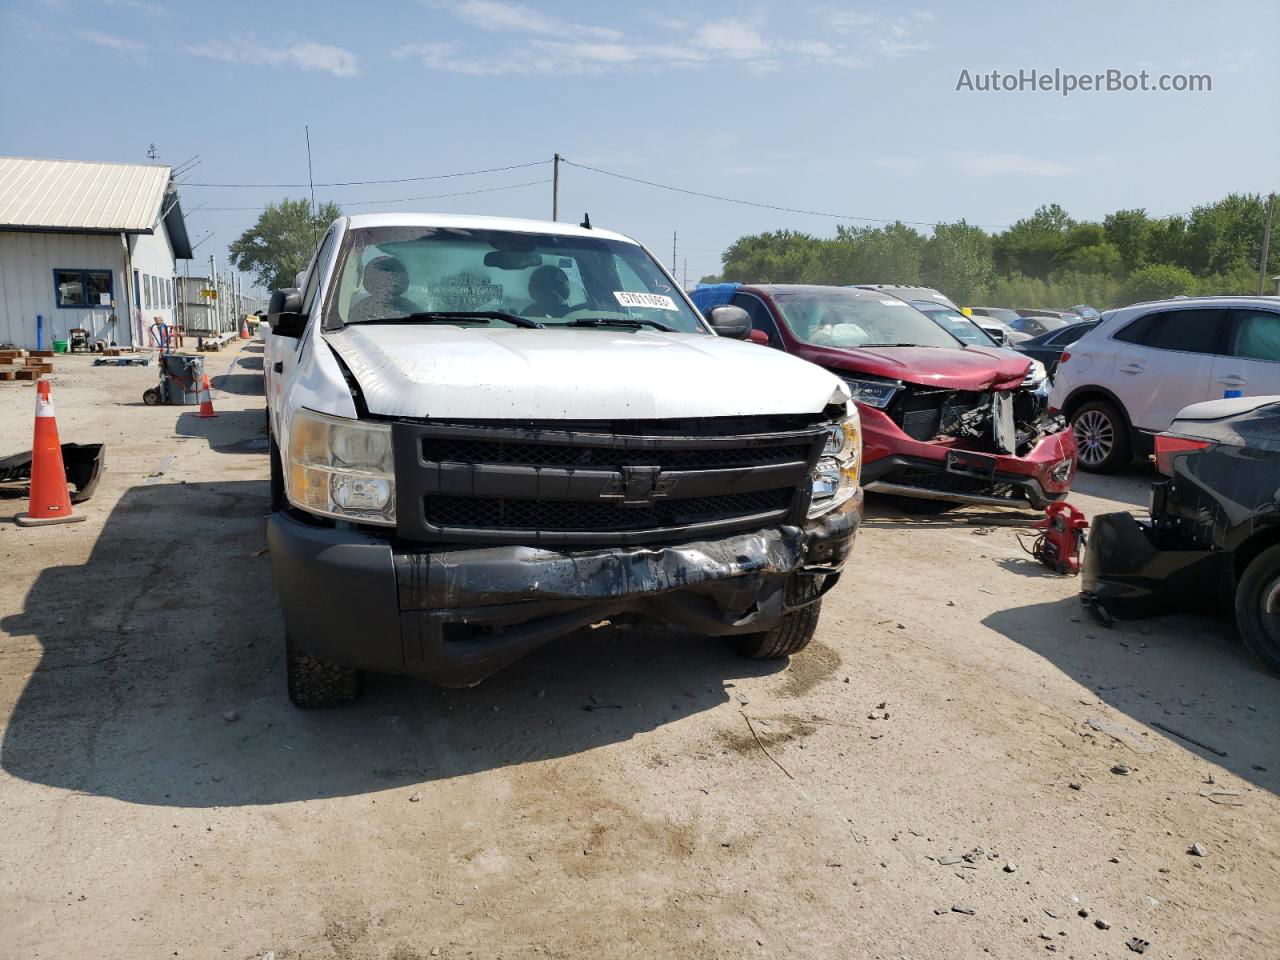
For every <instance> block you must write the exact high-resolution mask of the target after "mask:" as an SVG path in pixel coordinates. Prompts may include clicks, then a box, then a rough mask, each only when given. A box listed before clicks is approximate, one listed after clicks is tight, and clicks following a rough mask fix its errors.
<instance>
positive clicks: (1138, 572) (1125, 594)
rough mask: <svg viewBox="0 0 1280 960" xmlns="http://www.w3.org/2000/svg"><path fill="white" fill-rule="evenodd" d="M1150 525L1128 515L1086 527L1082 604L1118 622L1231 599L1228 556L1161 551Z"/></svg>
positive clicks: (1171, 549)
mask: <svg viewBox="0 0 1280 960" xmlns="http://www.w3.org/2000/svg"><path fill="white" fill-rule="evenodd" d="M1157 539H1158V538H1157V537H1156V535H1155V533H1154V531H1153V528H1152V526H1151V524H1150V523H1142V522H1140V521H1139V520H1137V519H1136V518H1135V517H1134V516H1133V515H1132V514H1129V513H1104V514H1101V515H1099V516H1095V517H1092V518H1091V519H1090V521H1089V544H1088V548H1087V549H1086V550H1085V555H1084V565H1083V568H1082V569H1081V571H1080V576H1081V583H1080V586H1081V590H1080V596H1081V599H1082V600H1083V601H1084V602H1085V603H1086V604H1096V605H1097V606H1100V607H1103V608H1104V609H1105V610H1106V611H1107V612H1108V613H1110V614H1112V615H1113V616H1116V617H1119V618H1120V619H1138V618H1141V617H1150V616H1156V615H1158V614H1162V613H1172V612H1174V611H1179V610H1189V609H1197V608H1208V607H1213V606H1216V605H1217V604H1219V603H1221V601H1222V599H1223V598H1224V597H1230V596H1232V595H1233V593H1234V587H1233V584H1232V563H1231V554H1230V553H1228V552H1227V551H1224V550H1213V549H1204V548H1198V547H1188V548H1182V547H1181V546H1179V545H1177V544H1172V545H1165V546H1161V545H1159V544H1158V543H1157Z"/></svg>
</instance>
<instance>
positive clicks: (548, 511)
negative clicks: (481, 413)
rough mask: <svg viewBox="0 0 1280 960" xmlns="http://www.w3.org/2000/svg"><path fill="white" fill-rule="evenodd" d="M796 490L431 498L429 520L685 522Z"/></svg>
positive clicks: (772, 501) (529, 524)
mask: <svg viewBox="0 0 1280 960" xmlns="http://www.w3.org/2000/svg"><path fill="white" fill-rule="evenodd" d="M794 494H795V491H794V490H764V491H761V492H759V493H736V494H727V495H725V496H720V497H693V498H691V499H689V500H666V501H659V502H657V503H655V504H653V505H652V506H647V507H626V508H624V507H618V506H615V505H613V504H611V503H603V502H597V503H581V502H578V503H574V502H565V501H554V500H475V499H471V498H469V497H427V522H428V523H430V524H432V525H433V526H437V527H482V528H488V529H491V530H557V531H564V530H595V531H599V532H601V533H616V532H619V531H626V530H646V529H662V528H665V527H681V526H687V525H688V524H694V523H705V522H707V521H714V520H724V519H735V518H742V517H754V516H758V515H759V514H764V513H776V512H778V511H780V510H786V509H787V508H789V507H790V506H791V499H792V497H793V496H794Z"/></svg>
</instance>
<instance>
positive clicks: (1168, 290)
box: [1121, 263, 1196, 303]
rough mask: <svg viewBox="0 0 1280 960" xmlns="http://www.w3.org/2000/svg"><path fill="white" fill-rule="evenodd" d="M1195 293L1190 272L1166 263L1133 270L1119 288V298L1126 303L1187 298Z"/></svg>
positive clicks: (1194, 281)
mask: <svg viewBox="0 0 1280 960" xmlns="http://www.w3.org/2000/svg"><path fill="white" fill-rule="evenodd" d="M1195 293H1196V278H1195V276H1194V275H1193V274H1192V273H1191V271H1190V270H1188V269H1186V268H1185V267H1178V266H1174V265H1173V264H1168V263H1152V264H1149V265H1148V266H1145V267H1143V268H1142V269H1141V270H1135V271H1134V272H1133V273H1131V274H1130V275H1129V279H1127V280H1126V281H1125V282H1124V285H1123V286H1122V287H1121V297H1122V299H1123V300H1124V302H1126V303H1138V302H1139V301H1142V300H1163V299H1165V298H1166V297H1176V296H1184V297H1188V296H1193V295H1194V294H1195Z"/></svg>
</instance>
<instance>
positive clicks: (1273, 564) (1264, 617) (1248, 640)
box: [1236, 545, 1280, 673]
mask: <svg viewBox="0 0 1280 960" xmlns="http://www.w3.org/2000/svg"><path fill="white" fill-rule="evenodd" d="M1236 623H1237V624H1239V626H1240V634H1241V636H1242V637H1244V643H1245V646H1246V647H1248V648H1249V650H1250V651H1251V652H1252V653H1253V655H1254V656H1255V657H1257V658H1258V659H1259V660H1261V661H1262V662H1263V663H1264V664H1265V665H1266V666H1267V668H1268V669H1270V670H1273V671H1275V672H1276V673H1280V545H1277V546H1274V547H1269V548H1267V549H1266V550H1263V551H1262V552H1261V553H1260V554H1258V555H1257V556H1256V557H1254V558H1253V562H1252V563H1250V564H1249V566H1248V567H1247V568H1245V571H1244V576H1243V577H1241V578H1240V585H1239V586H1238V587H1237V588H1236Z"/></svg>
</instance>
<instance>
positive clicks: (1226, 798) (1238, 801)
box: [1200, 790, 1244, 807]
mask: <svg viewBox="0 0 1280 960" xmlns="http://www.w3.org/2000/svg"><path fill="white" fill-rule="evenodd" d="M1200 796H1202V797H1204V798H1205V799H1206V800H1208V801H1209V802H1211V803H1220V804H1222V805H1224V806H1227V807H1243V806H1244V796H1243V795H1242V794H1241V793H1240V791H1239V790H1201V791H1200Z"/></svg>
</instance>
